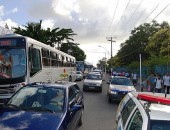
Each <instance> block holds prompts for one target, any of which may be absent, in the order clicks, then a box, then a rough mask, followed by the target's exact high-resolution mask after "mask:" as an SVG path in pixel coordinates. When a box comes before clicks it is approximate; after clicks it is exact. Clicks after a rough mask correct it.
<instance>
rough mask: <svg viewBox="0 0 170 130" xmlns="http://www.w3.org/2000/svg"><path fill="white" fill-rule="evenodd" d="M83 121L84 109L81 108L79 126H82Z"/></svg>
mask: <svg viewBox="0 0 170 130" xmlns="http://www.w3.org/2000/svg"><path fill="white" fill-rule="evenodd" d="M83 121H84V110H83V109H82V110H81V117H80V120H79V123H78V126H82V124H83Z"/></svg>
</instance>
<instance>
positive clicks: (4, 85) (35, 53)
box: [0, 34, 76, 102]
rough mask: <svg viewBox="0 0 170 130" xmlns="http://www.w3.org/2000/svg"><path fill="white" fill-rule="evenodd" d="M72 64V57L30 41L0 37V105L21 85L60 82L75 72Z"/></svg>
mask: <svg viewBox="0 0 170 130" xmlns="http://www.w3.org/2000/svg"><path fill="white" fill-rule="evenodd" d="M75 63H76V61H75V57H73V56H71V55H68V54H66V53H64V52H62V51H59V50H57V49H55V48H52V47H50V46H48V45H46V44H43V43H41V42H39V41H36V40H34V39H32V38H29V37H26V36H21V35H17V34H13V35H7V36H3V37H0V102H1V101H3V100H4V99H8V98H9V97H10V96H11V95H12V94H13V93H14V92H15V91H16V90H18V89H19V88H20V87H22V86H23V85H25V84H28V83H32V82H47V81H54V82H55V81H57V80H61V78H63V77H61V76H67V73H68V72H69V71H73V70H76V68H75ZM67 77H68V76H67Z"/></svg>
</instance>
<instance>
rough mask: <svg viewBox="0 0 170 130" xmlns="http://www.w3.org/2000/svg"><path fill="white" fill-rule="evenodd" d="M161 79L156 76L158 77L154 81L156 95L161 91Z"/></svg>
mask: <svg viewBox="0 0 170 130" xmlns="http://www.w3.org/2000/svg"><path fill="white" fill-rule="evenodd" d="M162 82H163V81H162V79H161V76H160V75H158V77H157V78H156V79H155V89H156V92H157V93H161V90H162Z"/></svg>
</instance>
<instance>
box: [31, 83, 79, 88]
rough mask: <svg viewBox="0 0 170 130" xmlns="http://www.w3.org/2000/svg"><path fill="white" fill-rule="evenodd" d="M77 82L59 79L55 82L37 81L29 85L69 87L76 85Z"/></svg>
mask: <svg viewBox="0 0 170 130" xmlns="http://www.w3.org/2000/svg"><path fill="white" fill-rule="evenodd" d="M75 84H76V83H75V82H66V81H57V82H55V83H44V82H35V83H31V84H28V85H31V86H44V87H56V88H64V89H67V88H68V87H70V86H72V85H75Z"/></svg>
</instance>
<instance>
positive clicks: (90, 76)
mask: <svg viewBox="0 0 170 130" xmlns="http://www.w3.org/2000/svg"><path fill="white" fill-rule="evenodd" d="M86 79H92V80H101V79H102V77H101V75H95V74H88V75H87V78H86Z"/></svg>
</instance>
